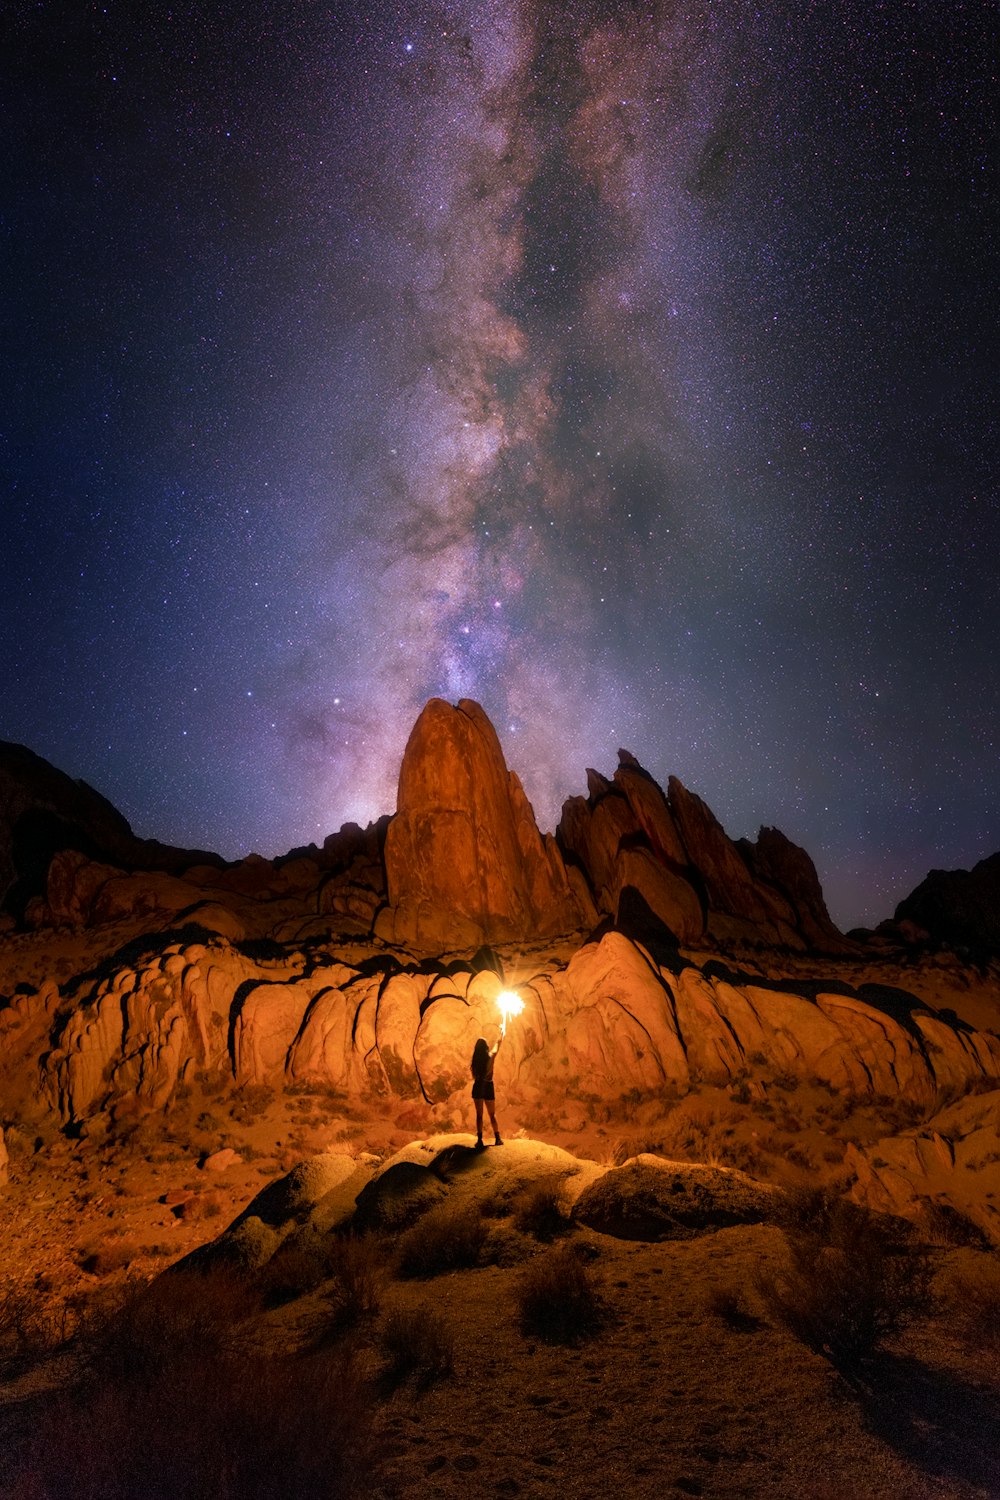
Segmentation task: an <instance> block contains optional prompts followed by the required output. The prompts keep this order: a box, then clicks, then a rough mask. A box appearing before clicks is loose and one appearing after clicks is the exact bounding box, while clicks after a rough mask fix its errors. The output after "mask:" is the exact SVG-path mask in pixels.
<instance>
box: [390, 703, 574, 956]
mask: <svg viewBox="0 0 1000 1500" xmlns="http://www.w3.org/2000/svg"><path fill="white" fill-rule="evenodd" d="M385 871H386V880H387V884H388V905H387V907H386V908H385V909H384V910H383V911H382V912H380V913H379V916H378V918H377V921H376V926H375V931H376V935H377V936H379V937H381V938H383V939H384V940H385V941H387V942H391V943H397V944H399V945H401V946H404V947H408V948H412V949H415V950H417V951H419V952H426V953H433V952H441V951H444V950H449V949H456V948H471V947H476V946H477V945H478V944H480V943H484V942H485V943H503V942H518V941H524V940H531V939H534V938H540V937H551V936H554V935H556V934H559V933H565V932H572V931H574V930H578V929H580V928H581V927H582V926H583V925H584V924H585V923H586V922H587V920H588V919H589V918H591V917H593V915H594V913H593V912H592V911H590V912H588V911H586V910H581V906H580V903H579V901H578V899H577V897H576V896H575V895H574V893H573V890H572V889H571V887H570V883H569V880H568V879H567V875H566V870H565V867H564V865H563V862H562V858H561V856H560V854H559V851H558V849H557V848H556V846H555V843H554V841H553V840H552V839H551V838H543V837H542V835H541V834H540V833H539V831H538V827H537V825H536V823H535V818H534V814H533V812H532V810H531V805H530V803H529V802H528V799H527V798H526V797H525V795H524V791H523V790H522V787H521V783H520V782H519V780H518V779H517V777H516V776H515V775H514V774H513V772H511V771H508V769H507V766H506V763H505V761H504V757H503V751H502V750H501V748H500V741H499V740H498V739H497V735H496V731H495V729H494V728H493V725H492V724H491V723H490V721H489V719H488V718H487V717H486V714H485V713H484V712H483V710H482V709H481V708H480V706H479V704H478V703H472V702H470V701H469V700H468V699H463V701H462V702H461V703H459V705H458V707H457V708H454V707H452V706H451V704H448V703H444V702H442V700H441V699H439V698H432V699H431V701H430V702H429V703H428V704H427V705H426V707H425V708H424V710H423V712H422V713H421V715H420V717H419V719H418V720H417V722H416V724H415V726H414V728H413V732H412V734H411V735H410V738H409V741H408V742H407V746H406V751H405V753H404V755H403V764H402V767H401V769H400V773H399V798H398V803H397V810H396V816H395V817H394V818H393V819H392V822H391V823H390V824H389V829H388V832H387V834H386V841H385Z"/></svg>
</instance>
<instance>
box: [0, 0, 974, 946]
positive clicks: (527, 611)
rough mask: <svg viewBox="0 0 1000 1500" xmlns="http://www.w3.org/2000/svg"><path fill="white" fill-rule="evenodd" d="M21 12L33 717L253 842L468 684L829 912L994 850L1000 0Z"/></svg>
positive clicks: (56, 744)
mask: <svg viewBox="0 0 1000 1500" xmlns="http://www.w3.org/2000/svg"><path fill="white" fill-rule="evenodd" d="M0 28H2V31H3V33H4V34H3V35H2V36H0V57H2V59H3V61H2V62H0V82H2V89H3V98H4V101H5V134H6V137H7V140H6V142H5V149H4V151H3V154H2V156H3V159H2V162H0V247H2V257H3V259H2V270H0V306H2V319H3V329H2V349H3V358H2V360H0V484H2V509H0V558H2V571H3V583H2V587H0V631H2V635H0V642H2V652H0V737H3V738H6V739H13V740H17V741H20V742H22V743H25V744H27V745H29V746H31V748H33V749H34V750H36V751H37V752H38V753H40V754H42V755H44V756H46V757H47V758H48V759H49V760H52V761H54V762H55V763H56V764H57V765H59V766H60V767H61V768H62V769H64V770H66V771H67V772H69V773H70V774H71V775H73V776H79V777H83V778H84V779H86V780H87V781H89V782H90V783H91V784H92V785H94V786H96V787H98V788H99V789H100V790H101V791H102V792H104V793H105V795H106V796H108V797H110V798H111V800H112V801H113V802H114V803H115V804H116V805H117V806H118V807H120V808H121V810H122V811H123V812H124V813H125V814H126V816H127V817H128V818H129V819H130V821H131V822H132V824H133V827H134V828H135V830H136V832H137V833H139V834H142V835H146V836H156V837H159V838H161V839H164V840H166V841H169V842H175V843H180V844H185V845H193V846H200V847H207V848H214V849H217V850H219V851H220V852H222V853H224V854H226V855H227V856H229V857H237V856H238V855H241V854H244V853H247V852H249V850H251V849H256V850H257V851H258V852H261V853H264V854H268V855H272V854H275V853H278V852H281V851H283V850H286V849H288V848H290V847H291V846H293V845H296V844H301V843H306V842H308V841H310V840H317V841H321V840H322V838H323V836H324V835H325V834H326V833H328V832H330V831H331V830H332V829H335V828H336V827H338V826H339V825H340V824H341V823H342V822H343V821H345V820H346V819H348V818H351V819H357V820H360V821H361V822H365V821H367V820H368V819H369V818H372V817H375V816H378V815H379V814H380V813H382V812H387V811H391V810H392V809H393V807H394V805H395V781H396V775H397V771H398V765H399V758H400V755H401V752H402V748H403V745H404V744H405V741H406V737H407V734H408V732H409V729H410V728H411V726H412V723H413V721H414V719H415V718H416V715H417V713H418V712H419V709H420V707H421V705H422V704H423V702H424V701H425V700H426V699H427V698H428V697H430V696H432V695H435V694H437V695H440V696H442V697H445V698H447V699H449V700H451V701H457V700H458V699H459V698H460V697H473V698H476V699H478V700H479V701H480V702H481V703H482V704H483V705H484V707H485V708H486V710H487V712H488V713H489V714H490V716H491V717H492V719H493V721H494V723H495V724H496V725H497V728H498V730H499V732H500V735H501V739H502V741H503V744H504V748H505V751H506V753H507V757H508V761H509V763H510V764H511V765H512V766H513V767H514V768H515V769H516V770H517V771H518V772H519V773H520V775H521V777H522V780H523V781H524V783H525V786H526V789H527V791H528V793H529V796H530V797H531V798H532V800H533V802H534V805H535V808H536V812H537V813H538V816H539V821H540V823H541V824H542V825H543V826H545V827H550V828H551V827H553V826H554V824H555V822H556V821H557V819H558V812H559V807H560V805H561V802H562V800H563V798H564V797H566V796H569V795H572V794H576V793H579V792H581V791H583V790H584V768H585V767H586V766H588V765H594V766H596V767H598V768H599V769H602V770H604V771H605V772H607V773H610V772H611V771H612V770H613V769H614V766H615V765H616V763H617V756H616V751H617V749H618V747H619V746H620V745H622V746H626V747H627V748H629V749H630V750H631V751H632V752H633V753H634V754H636V755H637V756H638V757H639V759H640V760H641V761H642V762H643V764H644V765H646V766H647V768H648V769H649V770H650V771H652V772H653V774H654V775H656V776H657V777H658V778H659V779H661V780H663V781H664V782H665V780H666V778H667V776H668V775H670V774H676V775H679V776H680V778H681V779H682V780H683V781H684V782H685V784H686V785H687V786H689V787H690V788H691V789H692V790H694V791H697V792H698V793H700V794H701V795H702V796H703V797H704V798H705V800H706V801H707V802H708V804H709V805H710V806H711V807H712V809H713V810H714V812H715V813H716V815H717V816H718V817H719V818H720V820H721V821H722V823H723V824H724V826H725V827H726V830H727V832H729V833H730V835H731V836H732V837H734V838H735V837H740V836H743V835H748V836H751V837H752V836H754V835H755V834H756V831H757V828H758V826H759V825H760V824H761V823H767V824H774V825H776V826H778V827H780V828H781V829H782V830H783V831H784V832H785V833H786V834H787V835H788V836H789V837H790V838H792V839H793V840H795V841H796V842H797V843H800V844H802V845H804V846H805V847H806V848H807V849H808V850H809V852H810V853H811V854H812V856H813V858H814V860H815V861H816V864H817V867H818V869H819V873H820V877H821V879H822V881H823V884H824V889H825V891H826V894H827V898H828V902H829V905H830V908H831V912H832V914H833V916H834V918H835V920H837V921H838V922H839V923H840V924H841V925H842V926H845V927H848V926H851V925H854V924H856V923H859V922H865V923H874V922H876V921H878V920H879V919H881V918H882V917H885V916H888V915H891V912H892V910H893V908H894V906H895V904H896V902H897V901H898V900H900V899H901V898H902V897H903V896H904V895H905V894H906V893H907V892H908V891H909V890H910V889H911V888H912V887H913V886H914V885H915V884H916V883H917V882H918V881H919V880H920V879H922V877H923V876H924V874H925V873H926V872H927V870H929V869H930V868H931V867H932V866H939V867H945V868H954V867H958V866H965V867H968V866H969V865H971V864H972V863H974V862H975V861H976V860H977V859H980V858H982V857H984V856H986V855H987V854H989V853H992V852H994V851H995V850H997V849H1000V757H998V735H1000V603H998V595H1000V591H998V586H997V560H998V556H1000V501H998V495H997V488H996V473H997V468H996V465H997V459H996V454H997V433H996V419H995V388H996V368H997V352H998V342H1000V341H998V338H997V316H996V309H997V296H996V271H997V250H998V238H1000V237H998V233H997V228H998V219H997V140H998V133H997V117H996V100H997V80H996V75H995V61H994V59H995V57H996V55H997V47H996V43H997V34H996V32H997V27H996V12H995V10H994V7H993V6H992V5H990V4H986V3H964V0H949V3H948V4H943V3H942V0H864V3H862V0H828V3H827V0H824V3H816V0H773V3H769V4H767V5H761V6H759V7H755V6H752V5H747V4H745V3H744V0H676V3H669V0H664V3H658V0H645V3H636V0H615V3H611V0H573V3H569V0H438V3H430V0H427V3H417V0H412V3H411V0H401V3H398V4H396V3H388V0H387V3H380V0H369V3H367V4H363V3H357V0H348V3H343V4H340V3H316V0H283V3H282V4H280V5H279V4H277V3H276V0H274V3H268V4H260V3H255V0H243V3H242V4H240V5H234V4H231V3H230V0H212V3H208V0H181V3H177V4H173V5H171V4H170V3H169V0H163V3H162V4H160V3H158V4H156V5H139V4H136V3H130V4H116V3H114V0H107V3H104V4H101V3H90V0H74V3H72V4H68V3H65V0H64V3H60V4H49V3H46V0H37V3H35V0H31V3H29V0H12V4H10V5H9V6H7V7H5V8H4V19H3V20H2V21H0Z"/></svg>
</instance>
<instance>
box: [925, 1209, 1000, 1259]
mask: <svg viewBox="0 0 1000 1500" xmlns="http://www.w3.org/2000/svg"><path fill="white" fill-rule="evenodd" d="M920 1210H921V1211H920V1217H921V1220H922V1221H923V1224H924V1225H925V1227H926V1230H927V1236H928V1238H929V1239H930V1240H932V1241H933V1242H934V1243H935V1244H939V1245H966V1246H969V1247H971V1248H972V1249H973V1250H988V1249H989V1248H990V1238H989V1235H987V1234H986V1233H985V1231H984V1230H982V1229H981V1228H980V1227H979V1225H978V1224H977V1223H976V1221H975V1219H971V1218H970V1217H969V1215H968V1214H966V1213H963V1212H962V1210H961V1209H960V1208H956V1207H955V1206H954V1204H952V1203H943V1202H940V1201H935V1200H934V1199H931V1198H928V1199H926V1200H925V1201H924V1202H923V1203H922V1204H921V1206H920Z"/></svg>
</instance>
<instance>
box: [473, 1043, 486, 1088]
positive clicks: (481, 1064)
mask: <svg viewBox="0 0 1000 1500" xmlns="http://www.w3.org/2000/svg"><path fill="white" fill-rule="evenodd" d="M489 1061H490V1046H489V1043H488V1042H487V1040H486V1038H485V1037H484V1036H481V1037H480V1038H479V1040H478V1042H477V1043H476V1045H475V1046H474V1047H473V1049H472V1076H473V1078H474V1079H475V1080H476V1082H477V1083H481V1082H482V1080H483V1079H484V1078H485V1077H486V1069H487V1067H488V1066H489Z"/></svg>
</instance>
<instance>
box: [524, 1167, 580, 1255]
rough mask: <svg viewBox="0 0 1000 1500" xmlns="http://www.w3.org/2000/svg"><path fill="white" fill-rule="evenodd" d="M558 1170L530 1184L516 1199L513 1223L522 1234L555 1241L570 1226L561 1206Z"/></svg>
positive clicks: (560, 1183)
mask: <svg viewBox="0 0 1000 1500" xmlns="http://www.w3.org/2000/svg"><path fill="white" fill-rule="evenodd" d="M562 1182H563V1174H562V1173H561V1172H555V1173H552V1174H551V1175H550V1176H548V1177H544V1178H542V1179H541V1180H540V1181H539V1182H536V1183H533V1184H532V1185H531V1186H530V1187H528V1188H525V1189H524V1191H523V1192H522V1193H521V1194H520V1195H519V1196H518V1198H517V1199H515V1202H514V1223H515V1224H516V1226H517V1228H518V1229H519V1230H520V1231H521V1233H522V1234H531V1235H534V1237H535V1239H536V1240H554V1239H555V1238H556V1237H557V1236H558V1235H560V1234H565V1233H566V1231H567V1229H568V1228H569V1217H568V1215H567V1213H566V1210H565V1208H564V1207H563V1203H562V1199H561V1197H560V1188H561V1186H562Z"/></svg>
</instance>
